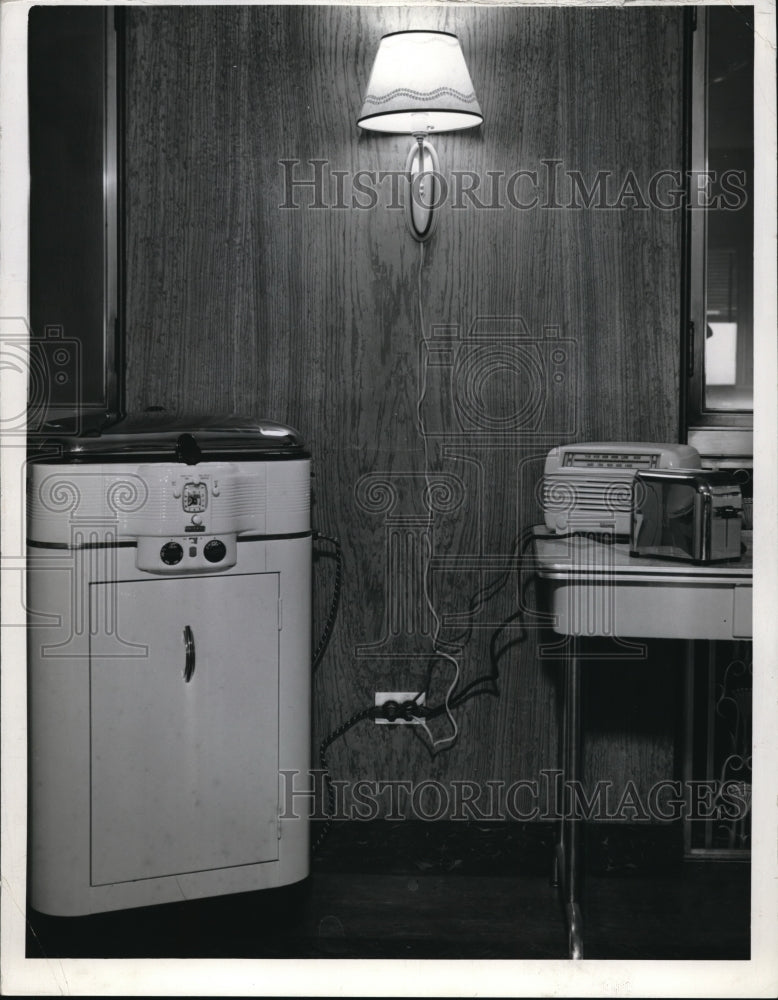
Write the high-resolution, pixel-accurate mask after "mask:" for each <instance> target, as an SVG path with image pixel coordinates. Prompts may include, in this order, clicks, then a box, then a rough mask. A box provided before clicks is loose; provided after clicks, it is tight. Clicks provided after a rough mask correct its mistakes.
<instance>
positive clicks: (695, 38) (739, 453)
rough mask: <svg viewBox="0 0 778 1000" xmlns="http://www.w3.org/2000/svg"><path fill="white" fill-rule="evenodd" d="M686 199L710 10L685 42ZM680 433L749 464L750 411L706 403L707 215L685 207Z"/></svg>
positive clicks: (702, 164)
mask: <svg viewBox="0 0 778 1000" xmlns="http://www.w3.org/2000/svg"><path fill="white" fill-rule="evenodd" d="M686 58H687V71H686V80H685V82H686V88H687V95H688V98H687V107H686V115H687V126H686V135H687V149H686V161H687V167H688V169H687V178H688V181H687V186H688V190H687V195H688V198H689V205H690V206H691V205H693V204H694V202H693V197H692V196H693V192H692V185H694V184H695V183H696V178H698V177H699V176H700V174H701V173H704V172H705V171H706V170H707V167H708V151H707V142H708V128H707V125H708V121H707V119H708V115H707V110H708V87H707V76H708V8H707V7H704V6H702V7H699V8H695V9H693V10H692V11H690V12H689V19H688V22H687V42H686ZM685 229H686V232H685V237H686V244H687V253H686V267H685V270H686V281H685V285H686V289H685V302H684V312H683V315H684V329H683V359H682V362H683V363H682V371H683V376H684V383H685V384H684V386H683V387H682V388H683V391H682V423H683V426H682V432H683V433H684V434H685V439H686V441H687V442H688V443H689V444H691V445H693V446H694V447H695V448H697V450H698V451H699V452H700V454H701V455H703V456H705V457H709V458H711V459H712V460H714V461H715V462H716V464H719V465H728V464H736V465H739V464H743V463H744V462H747V463H748V464H750V463H751V462H752V461H753V422H754V415H753V406H752V408H751V409H750V410H715V409H712V408H710V407H709V406H707V405H706V400H705V377H704V376H705V329H706V323H707V318H706V309H705V303H706V268H707V238H708V213H707V212H706V211H705V210H704V209H695V208H689V209H688V210H687V221H686V227H685Z"/></svg>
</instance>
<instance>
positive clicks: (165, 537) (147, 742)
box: [28, 457, 311, 916]
mask: <svg viewBox="0 0 778 1000" xmlns="http://www.w3.org/2000/svg"><path fill="white" fill-rule="evenodd" d="M29 468H30V476H29V482H28V503H29V512H28V514H29V529H28V535H29V544H28V605H29V656H28V660H29V700H30V801H31V811H30V827H31V854H30V861H31V904H32V906H33V907H34V908H35V909H38V910H40V911H42V912H45V913H50V914H55V915H61V916H67V915H79V914H87V913H94V912H100V911H106V910H115V909H122V908H126V907H134V906H147V905H150V904H154V903H165V902H172V901H180V900H183V899H190V898H197V897H204V896H213V895H220V894H225V893H232V892H245V891H248V890H253V889H264V888H270V887H277V886H282V885H287V884H290V883H293V882H297V881H299V880H301V879H303V878H305V877H306V876H307V875H308V872H309V813H310V806H309V797H307V796H305V795H304V794H300V795H296V796H295V798H294V802H293V803H291V804H290V802H289V800H288V795H289V792H288V787H287V783H288V782H292V783H293V784H294V787H296V788H298V789H299V788H301V787H302V786H304V784H305V781H306V778H307V776H308V774H309V767H310V659H311V634H310V622H311V532H310V469H309V461H308V459H307V457H306V458H293V459H284V460H279V459H273V460H267V461H263V460H255V459H252V460H244V459H242V460H238V461H223V462H222V461H205V462H200V463H197V464H195V465H187V464H184V463H181V462H177V461H161V462H148V463H143V462H140V463H132V462H105V463H101V462H95V463H83V464H80V463H67V462H63V463H61V464H57V462H56V461H52V460H48V461H45V462H40V463H31V464H30V467H29ZM282 772H285V773H282ZM290 775H292V776H296V777H290Z"/></svg>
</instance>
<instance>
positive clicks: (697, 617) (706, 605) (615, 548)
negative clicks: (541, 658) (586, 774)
mask: <svg viewBox="0 0 778 1000" xmlns="http://www.w3.org/2000/svg"><path fill="white" fill-rule="evenodd" d="M585 531H586V529H582V533H580V534H576V535H572V536H561V537H559V538H556V537H549V533H548V530H547V529H546V528H545V526H542V525H541V526H537V527H536V528H535V529H534V536H535V537H534V548H535V572H536V574H537V576H538V577H539V578H540V579H541V580H543V581H545V583H546V588H547V600H548V610H549V611H550V612H551V615H552V628H553V630H554V631H555V632H557V633H559V634H560V635H564V636H567V637H569V643H568V644H567V645H566V646H565V650H564V654H563V656H564V688H563V691H564V694H563V711H562V768H563V769H564V776H565V781H566V783H568V784H570V783H572V782H576V781H578V780H580V779H581V777H582V774H581V770H582V767H581V749H582V725H581V657H580V641H581V639H583V638H586V637H597V636H606V637H612V638H615V639H625V640H628V639H630V638H632V639H650V638H661V639H685V640H688V645H687V650H688V656H691V655H692V654H693V641H694V640H699V639H703V640H730V639H750V638H751V636H752V561H751V533H750V532H746V533H744V541H745V544H746V551H745V553H744V554H743V556H742V558H741V559H739V560H738V561H736V562H730V563H722V564H718V563H716V564H708V565H698V564H694V563H689V562H676V561H672V560H664V559H654V558H646V557H633V556H630V554H629V545H628V544H627V543H626V542H619V541H612V542H606V541H603V540H602V530H601V529H600V530H599V532H596V531H595V530H594V529H592V530H591V531H590V532H589V534H586V533H585ZM563 812H564V818H563V819H562V821H561V823H560V834H559V840H558V844H557V850H556V857H555V875H556V877H557V880H558V881H559V882H560V884H561V887H562V892H563V897H564V904H565V913H566V920H567V929H568V941H569V954H570V957H571V958H575V959H580V958H583V957H584V932H583V924H582V919H581V885H580V876H581V868H580V865H581V843H580V835H581V829H580V826H581V824H580V822H578V821H577V820H576V818H575V817H574V816H573V815H571V813H572V810H567V809H565V810H564V811H563Z"/></svg>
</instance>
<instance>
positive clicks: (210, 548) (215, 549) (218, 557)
mask: <svg viewBox="0 0 778 1000" xmlns="http://www.w3.org/2000/svg"><path fill="white" fill-rule="evenodd" d="M203 555H204V556H205V558H206V559H207V560H208V562H212V563H217V562H221V561H222V559H223V558H224V557H225V556H226V555H227V546H226V545H225V544H224V542H220V541H219V539H218V538H212V539H211V540H210V542H206V545H205V548H204V549H203Z"/></svg>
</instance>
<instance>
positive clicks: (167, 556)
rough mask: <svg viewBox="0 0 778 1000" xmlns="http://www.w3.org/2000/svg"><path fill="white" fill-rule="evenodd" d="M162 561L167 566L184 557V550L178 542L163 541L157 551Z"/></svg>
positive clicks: (173, 564)
mask: <svg viewBox="0 0 778 1000" xmlns="http://www.w3.org/2000/svg"><path fill="white" fill-rule="evenodd" d="M159 554H160V557H161V559H162V562H163V563H166V564H167V565H168V566H175V564H176V563H179V562H181V560H182V559H183V558H184V550H183V549H182V548H181V546H180V545H179V544H178V542H165V544H164V545H163V546H162V548H161V549H160V551H159Z"/></svg>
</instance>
